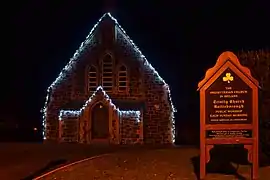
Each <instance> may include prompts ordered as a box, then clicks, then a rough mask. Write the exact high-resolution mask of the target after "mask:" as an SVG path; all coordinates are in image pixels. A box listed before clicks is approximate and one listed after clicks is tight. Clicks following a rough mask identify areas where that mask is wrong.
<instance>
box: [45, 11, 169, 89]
mask: <svg viewBox="0 0 270 180" xmlns="http://www.w3.org/2000/svg"><path fill="white" fill-rule="evenodd" d="M105 19H110V20H112V21H114V23H115V25H116V26H117V27H118V29H120V30H121V31H122V33H123V34H124V36H125V38H126V39H127V40H128V41H129V43H130V44H131V45H132V47H133V49H134V50H135V51H137V52H138V54H139V56H140V59H141V60H142V61H143V63H144V65H145V66H146V67H147V68H149V69H150V70H151V71H152V72H153V74H154V75H155V77H157V79H158V80H160V81H161V82H162V83H163V84H166V82H165V81H164V80H163V79H162V78H161V76H160V75H159V74H158V72H157V71H156V70H155V69H154V68H153V67H152V65H151V64H150V63H149V62H148V61H147V59H146V57H145V56H144V55H143V54H142V52H141V51H140V50H139V48H138V47H137V46H136V45H135V44H134V42H133V41H132V40H131V38H130V37H129V36H128V35H127V34H126V32H125V30H124V29H123V28H122V27H121V26H120V24H119V23H118V22H117V20H116V19H115V18H114V17H113V16H112V15H111V14H110V13H105V14H104V15H103V16H102V17H101V18H100V19H99V20H98V22H97V23H96V24H95V25H94V27H93V28H92V29H91V31H90V33H89V34H88V36H87V37H86V39H85V40H84V41H83V42H82V43H81V45H80V47H79V49H77V51H76V52H75V53H74V55H73V57H72V58H71V59H70V61H69V63H68V64H67V65H66V66H65V67H64V68H63V69H62V71H61V72H60V74H59V75H58V77H57V78H56V79H55V81H54V82H53V83H52V84H51V85H50V86H49V87H48V91H49V90H50V89H53V88H54V87H55V86H56V85H58V84H59V83H61V81H62V80H63V79H64V78H65V77H66V75H67V74H68V73H69V72H70V71H71V70H72V69H73V68H74V65H75V63H76V61H77V60H78V59H80V58H79V56H80V54H81V53H82V52H83V51H84V50H85V49H86V48H87V47H88V45H90V44H91V43H92V38H93V34H94V32H95V30H96V29H97V27H98V26H99V25H100V24H101V23H102V22H103V21H104V20H105Z"/></svg>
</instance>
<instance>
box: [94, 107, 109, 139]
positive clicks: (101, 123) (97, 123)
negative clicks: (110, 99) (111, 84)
mask: <svg viewBox="0 0 270 180" xmlns="http://www.w3.org/2000/svg"><path fill="white" fill-rule="evenodd" d="M91 117H92V118H91V121H92V122H91V123H92V128H91V129H92V130H91V133H92V134H91V135H92V138H91V139H108V137H109V108H108V107H107V106H104V105H103V104H102V103H98V104H96V105H95V106H94V107H93V108H92V111H91Z"/></svg>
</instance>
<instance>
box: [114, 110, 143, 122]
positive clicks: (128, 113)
mask: <svg viewBox="0 0 270 180" xmlns="http://www.w3.org/2000/svg"><path fill="white" fill-rule="evenodd" d="M119 113H120V114H121V117H123V118H135V119H136V121H137V122H141V120H140V117H141V112H140V111H119Z"/></svg>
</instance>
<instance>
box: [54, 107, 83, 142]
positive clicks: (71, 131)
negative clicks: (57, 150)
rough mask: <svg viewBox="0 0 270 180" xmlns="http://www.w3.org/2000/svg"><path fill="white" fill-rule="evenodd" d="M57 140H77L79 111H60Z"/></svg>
mask: <svg viewBox="0 0 270 180" xmlns="http://www.w3.org/2000/svg"><path fill="white" fill-rule="evenodd" d="M59 118H60V119H59V141H60V142H69V143H70V142H78V140H79V139H78V138H79V121H78V119H79V111H78V112H77V113H73V112H72V114H71V113H69V112H68V111H61V114H60V115H59Z"/></svg>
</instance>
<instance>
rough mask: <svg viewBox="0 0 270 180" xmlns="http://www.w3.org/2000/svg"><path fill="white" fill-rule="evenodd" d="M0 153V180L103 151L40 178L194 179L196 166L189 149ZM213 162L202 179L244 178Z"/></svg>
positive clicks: (267, 171) (61, 148)
mask: <svg viewBox="0 0 270 180" xmlns="http://www.w3.org/2000/svg"><path fill="white" fill-rule="evenodd" d="M0 152H1V162H0V174H1V179H5V180H13V179H14V180H17V179H24V178H25V179H33V177H35V176H38V175H40V174H42V173H44V172H46V171H48V170H51V169H53V168H56V167H57V166H62V165H64V164H66V163H69V162H72V161H75V160H78V159H82V158H85V157H90V156H94V155H98V154H104V153H106V154H107V155H105V156H101V157H98V158H95V159H93V160H88V161H85V162H82V163H79V164H76V165H74V166H70V167H68V168H64V169H62V170H60V171H57V172H56V173H53V174H51V175H49V176H47V177H45V178H42V179H45V180H46V179H65V180H69V179H72V180H74V179H76V180H80V179H82V180H83V179H99V180H103V179H104V180H108V179H111V180H116V179H127V180H132V179H138V180H140V179H142V180H148V179H149V180H150V179H151V180H152V179H153V180H164V179H168V180H169V179H174V180H178V179H183V180H184V179H187V180H189V179H190V180H196V179H197V178H196V177H197V176H198V167H199V166H198V165H199V164H198V163H199V161H198V160H199V159H198V154H199V150H198V149H196V148H191V147H173V148H172V147H170V148H168V147H167V148H162V149H161V148H152V147H151V148H150V147H133V148H128V147H121V148H118V147H91V146H86V145H76V144H71V145H68V144H65V145H42V144H12V145H11V144H9V145H7V144H5V145H3V144H0ZM213 159H214V160H213V162H212V163H210V165H209V166H208V172H209V173H208V174H207V179H221V180H223V179H224V180H225V179H244V178H243V177H247V179H248V177H249V166H248V165H240V167H239V169H238V171H237V172H236V170H235V167H236V164H235V163H230V164H226V163H221V165H217V163H216V162H217V161H215V158H213ZM219 164H220V163H219ZM224 173H226V174H227V175H225V174H224ZM260 176H261V178H260V179H263V180H264V179H269V178H270V166H264V167H261V168H260Z"/></svg>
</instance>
